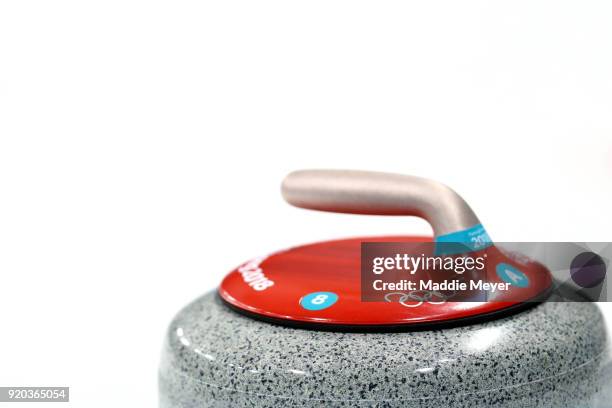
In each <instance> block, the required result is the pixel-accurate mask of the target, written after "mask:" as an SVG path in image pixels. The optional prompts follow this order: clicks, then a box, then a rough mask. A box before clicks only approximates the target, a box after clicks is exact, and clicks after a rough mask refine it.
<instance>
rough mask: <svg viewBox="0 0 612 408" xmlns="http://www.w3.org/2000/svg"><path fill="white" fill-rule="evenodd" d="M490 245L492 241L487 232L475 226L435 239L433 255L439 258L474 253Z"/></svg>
mask: <svg viewBox="0 0 612 408" xmlns="http://www.w3.org/2000/svg"><path fill="white" fill-rule="evenodd" d="M491 245H493V241H491V237H489V234H488V233H487V231H486V230H485V229H484V227H483V226H482V224H476V225H474V226H473V227H470V228H467V229H464V230H461V231H456V232H451V233H450V234H445V235H440V236H439V237H437V238H436V249H435V254H436V255H438V256H440V255H455V254H461V253H466V252H474V251H480V250H482V249H485V248H488V247H490V246H491Z"/></svg>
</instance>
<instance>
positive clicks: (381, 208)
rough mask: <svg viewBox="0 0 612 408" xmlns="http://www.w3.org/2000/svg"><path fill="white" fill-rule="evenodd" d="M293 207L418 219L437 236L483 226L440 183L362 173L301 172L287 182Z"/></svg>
mask: <svg viewBox="0 0 612 408" xmlns="http://www.w3.org/2000/svg"><path fill="white" fill-rule="evenodd" d="M282 194H283V197H284V198H285V200H287V202H289V203H290V204H292V205H294V206H296V207H301V208H309V209H313V210H321V211H331V212H340V213H353V214H378V215H414V216H418V217H422V218H424V219H425V220H427V221H428V222H429V223H430V224H431V226H432V228H433V230H434V235H435V237H436V238H438V237H441V236H445V235H448V234H453V233H456V232H461V231H464V230H468V229H470V228H473V227H474V226H477V225H479V224H480V222H479V221H478V218H477V217H476V215H475V214H474V212H473V211H472V209H471V208H470V206H469V205H467V203H466V202H465V201H464V200H463V198H461V196H459V194H457V193H456V192H455V191H453V190H452V189H450V188H449V187H447V186H446V185H444V184H442V183H439V182H437V181H433V180H428V179H424V178H421V177H414V176H406V175H401V174H391V173H379V172H369V171H356V170H299V171H295V172H293V173H290V174H289V175H288V176H287V177H286V178H285V180H284V181H283V183H282Z"/></svg>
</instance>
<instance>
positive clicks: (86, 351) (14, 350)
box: [0, 0, 612, 407]
mask: <svg viewBox="0 0 612 408" xmlns="http://www.w3.org/2000/svg"><path fill="white" fill-rule="evenodd" d="M610 21H612V6H611V5H610V3H609V2H606V1H591V2H576V1H535V2H534V1H531V0H530V1H513V2H490V1H460V2H458V1H433V2H412V3H411V2H407V1H403V0H402V1H385V2H375V1H367V2H365V1H356V0H350V1H317V0H315V1H309V2H292V1H287V0H282V1H252V0H250V1H232V0H225V1H219V2H210V1H195V2H169V1H168V2H160V1H126V0H121V1H99V2H92V1H89V2H87V1H27V0H19V1H3V2H2V3H0V277H1V281H0V317H1V320H0V327H1V328H0V331H1V332H0V385H4V386H8V385H15V386H19V385H57V386H70V387H71V391H72V392H71V399H72V402H71V404H70V405H71V406H79V407H109V406H126V407H128V406H130V407H149V406H155V405H156V400H157V395H156V374H157V373H156V369H157V364H158V357H159V352H160V349H161V343H162V339H163V335H164V331H165V328H166V325H167V324H168V323H169V321H170V319H171V318H172V316H173V315H174V313H176V312H177V311H178V310H179V309H180V308H181V307H182V306H184V305H185V304H186V303H188V302H189V301H191V300H192V299H193V298H195V297H196V296H198V295H200V294H202V293H203V292H205V291H207V290H211V289H213V288H214V287H215V286H216V285H217V283H218V282H219V280H220V279H221V278H222V276H223V275H224V274H225V273H226V272H227V271H228V270H229V269H231V268H232V267H234V266H235V265H236V264H238V263H240V262H242V261H244V260H245V259H247V258H249V257H252V256H256V255H259V254H262V253H266V252H268V251H270V250H275V249H279V248H282V247H286V246H289V245H294V244H298V243H302V242H309V241H313V240H319V239H327V238H334V237H342V236H351V235H362V234H363V235H368V234H379V233H380V234H383V233H427V232H429V227H428V226H427V224H426V223H425V222H423V221H420V220H417V219H410V218H379V217H359V216H349V215H333V214H322V213H315V212H308V211H303V210H298V209H294V208H291V207H289V206H288V205H286V204H285V203H284V202H283V201H282V199H281V197H280V194H279V191H278V187H279V183H280V181H281V179H282V177H283V176H284V174H285V173H287V172H288V171H290V170H293V169H297V168H308V167H332V168H358V169H373V170H381V171H395V172H401V173H408V174H416V175H421V176H427V177H433V178H436V179H439V180H441V181H443V182H445V183H447V184H449V185H451V186H452V187H454V188H455V189H456V190H457V191H459V192H460V193H461V194H462V195H463V196H464V197H465V198H466V200H467V201H468V202H469V203H470V204H471V205H472V207H473V208H474V209H475V211H476V212H477V214H478V215H479V217H480V219H481V220H482V221H483V223H484V224H485V225H486V226H487V228H488V230H489V232H490V234H491V235H492V236H493V238H494V239H496V240H499V241H503V240H505V241H511V240H526V241H537V240H550V241H561V240H571V241H581V240H590V241H596V240H605V241H611V240H612V232H611V231H612V217H611V216H610V203H611V202H612V185H611V183H610V177H611V175H612V164H611V163H612V115H611V113H612V74H611V73H612V52H611V51H612V24H610ZM118 401H120V402H118ZM20 406H21V405H20ZM23 406H24V407H25V406H26V404H24V405H23Z"/></svg>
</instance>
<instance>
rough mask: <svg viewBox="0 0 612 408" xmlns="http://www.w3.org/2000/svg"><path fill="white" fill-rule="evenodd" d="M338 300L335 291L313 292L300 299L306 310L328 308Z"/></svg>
mask: <svg viewBox="0 0 612 408" xmlns="http://www.w3.org/2000/svg"><path fill="white" fill-rule="evenodd" d="M337 300H338V295H336V294H335V293H334V292H313V293H309V294H307V295H306V296H304V297H303V298H302V299H300V305H301V306H302V307H303V308H304V309H306V310H323V309H327V308H328V307H330V306H331V305H333V304H334V303H336V301H337Z"/></svg>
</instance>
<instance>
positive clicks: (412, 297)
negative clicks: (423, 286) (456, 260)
mask: <svg viewBox="0 0 612 408" xmlns="http://www.w3.org/2000/svg"><path fill="white" fill-rule="evenodd" d="M456 293H457V292H455V291H453V292H451V293H450V294H445V293H442V292H438V291H436V290H431V291H430V290H413V291H411V292H408V293H404V292H391V293H387V294H386V295H385V301H387V302H394V301H397V302H399V304H400V305H402V306H404V307H409V308H414V307H419V306H422V305H423V304H424V303H429V304H430V305H441V304H443V303H446V301H447V300H448V299H450V298H452V297H453V296H455V294H456ZM394 296H399V297H398V298H397V300H394V299H393V297H394Z"/></svg>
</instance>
